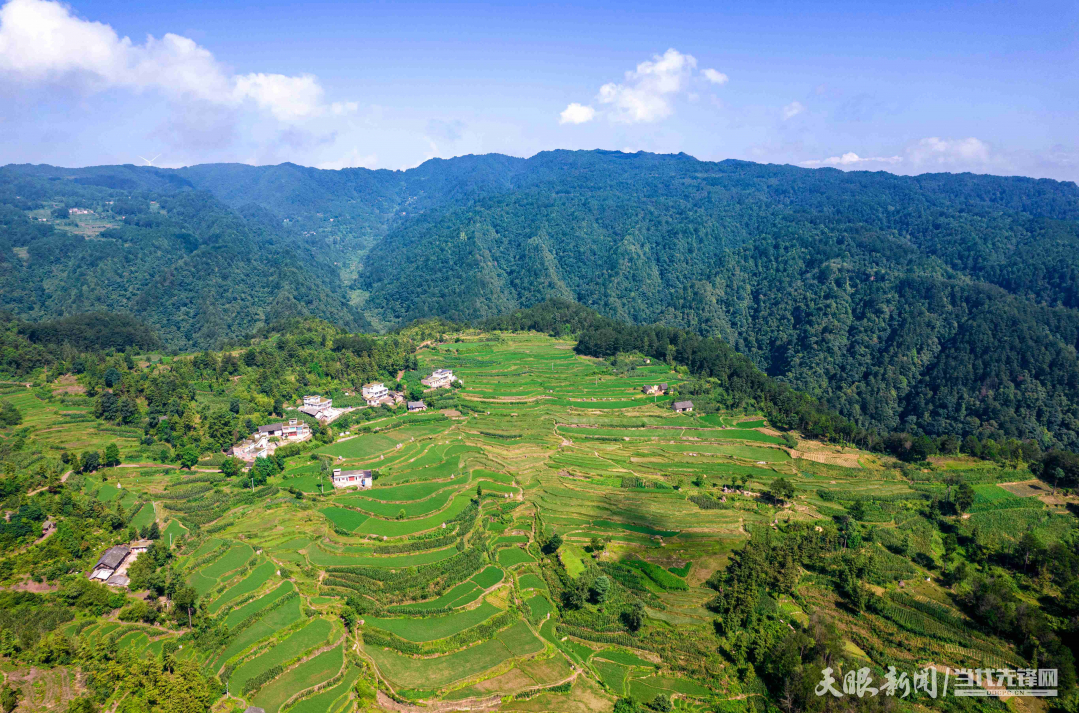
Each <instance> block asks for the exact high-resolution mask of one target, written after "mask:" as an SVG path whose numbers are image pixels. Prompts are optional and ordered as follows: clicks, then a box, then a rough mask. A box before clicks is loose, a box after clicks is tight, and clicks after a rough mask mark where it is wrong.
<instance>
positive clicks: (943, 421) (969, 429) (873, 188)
mask: <svg viewBox="0 0 1079 713" xmlns="http://www.w3.org/2000/svg"><path fill="white" fill-rule="evenodd" d="M0 176H3V177H5V178H4V180H6V181H7V185H8V186H11V187H12V188H11V189H9V190H11V191H13V193H14V195H25V193H26V190H24V189H23V188H18V190H15V187H18V186H21V185H23V184H25V183H33V184H35V185H38V184H40V185H45V186H48V187H49V190H52V191H53V193H51V194H49V195H52V196H53V197H54V198H55V197H56V196H60V195H61V193H57V192H56V191H58V190H59V188H60V187H65V189H66V188H71V189H72V190H74V189H76V188H77V189H78V190H95V191H102V192H103V194H104V193H109V192H111V193H115V194H125V195H127V194H131V195H135V194H138V195H147V196H149V195H150V194H152V195H153V196H167V198H164V197H163V198H155V199H157V200H159V202H160V204H161V205H162V206H163V207H164V205H165V203H164V202H161V201H177V202H180V204H182V202H183V201H190V200H194V199H192V198H191V196H194V195H205V194H200V193H199V191H208V192H210V193H212V194H213V195H214V196H215V197H216V199H217V200H218V201H220V203H214V206H215V208H214V211H226V209H225V206H226V205H227V206H229V207H231V208H232V210H233V212H231V213H228V215H230V216H231V217H230V218H229V220H231V221H233V223H232V225H235V226H243V230H240V228H239V227H236V228H235V230H236V231H237V234H239V233H241V232H244V231H246V233H257V234H258V235H260V236H262V237H261V238H260V239H261V240H263V241H264V242H265V243H266V244H269V245H271V246H272V247H271V248H269V249H267V250H266V251H265V256H264V257H265V258H266V259H268V260H269V261H270V264H272V265H273V270H267V269H266V268H261V267H260V268H258V269H257V270H255V271H253V272H252V273H251V277H247V278H243V279H242V280H241V282H242V283H243V284H245V285H256V284H260V283H262V284H265V285H267V286H269V285H276V284H278V283H281V284H284V285H288V287H287V289H277V290H276V291H275V292H273V297H263V296H262V295H261V294H259V295H258V296H257V297H256V296H255V295H254V294H252V295H251V296H248V295H246V294H243V291H237V290H236V289H232V290H231V291H230V290H229V289H225V288H222V287H221V286H215V287H214V288H213V289H212V290H210V288H209V287H208V285H206V284H205V283H207V282H213V283H215V285H216V283H217V282H218V281H224V280H226V279H227V276H228V275H230V274H231V271H232V267H231V266H232V265H234V264H236V261H235V260H231V261H230V260H228V259H225V256H226V255H228V254H229V250H230V249H231V248H230V247H228V246H231V245H233V244H234V243H235V242H236V241H232V240H225V241H223V244H219V245H217V246H216V247H214V248H213V249H201V248H200V250H199V251H196V253H192V256H185V258H184V259H185V260H193V261H196V262H197V260H198V259H201V260H202V262H198V264H199V265H200V267H199V268H198V271H199V273H200V274H202V275H213V276H215V277H213V279H210V280H207V279H205V278H204V279H202V280H199V281H197V282H198V285H199V289H201V290H203V291H204V293H205V291H206V290H210V294H212V295H213V297H212V299H206V300H204V301H203V304H205V305H207V306H206V308H205V309H204V310H199V311H198V314H199V315H200V317H199V319H198V320H195V322H198V323H199V324H200V328H199V329H191V328H187V329H186V331H185V330H184V329H178V328H173V327H167V328H163V326H162V325H168V320H167V319H165V318H164V317H154V316H152V315H150V314H147V311H149V312H154V311H155V310H156V313H157V314H164V315H169V318H170V319H172V318H175V315H177V314H183V313H184V310H183V309H180V310H176V309H174V308H172V307H170V306H169V305H167V304H166V303H165V302H164V301H163V300H164V297H163V296H162V295H163V294H164V291H163V290H162V289H160V288H159V287H157V286H158V285H160V284H162V281H161V280H158V281H157V282H152V281H151V282H147V283H146V286H145V287H140V288H139V299H138V300H135V299H131V298H129V299H127V300H126V301H124V300H113V302H112V303H111V304H102V303H106V302H108V300H106V299H104V298H97V299H87V298H86V297H84V296H81V294H80V296H79V297H77V298H76V297H75V296H74V294H75V291H72V290H69V291H66V292H65V291H63V290H61V291H60V292H62V293H63V294H62V295H61V294H60V293H58V292H57V285H58V283H56V282H53V283H47V284H45V285H44V287H43V288H39V289H38V290H37V293H38V296H37V297H36V298H34V299H31V298H30V297H29V296H23V297H19V298H17V299H13V298H12V296H11V295H13V294H21V293H19V292H18V290H19V289H26V288H15V287H12V288H11V289H10V290H9V288H6V287H5V288H4V289H3V290H2V292H3V297H2V299H3V301H4V303H5V304H6V305H8V308H9V309H12V311H13V312H15V313H16V314H18V315H19V316H21V317H29V318H44V317H54V316H57V315H58V314H70V313H72V312H74V311H79V309H78V306H79V305H83V304H86V305H88V306H87V307H86V308H85V309H91V308H92V309H101V308H108V309H114V310H116V309H119V310H121V311H124V310H128V311H131V312H133V313H134V314H136V315H137V316H140V317H142V318H144V319H146V321H148V322H150V323H151V324H152V325H154V326H155V327H157V328H158V329H159V330H160V331H161V334H162V337H163V338H164V339H165V341H166V342H167V343H168V344H170V345H180V346H184V347H187V346H190V345H207V346H209V345H212V344H213V343H214V342H215V340H216V341H219V340H220V339H221V338H223V337H225V336H228V335H232V334H236V333H237V332H238V331H242V330H240V329H239V327H240V326H241V325H247V324H251V325H255V326H258V325H259V324H262V323H265V322H266V321H268V319H267V318H265V317H264V316H263V311H260V310H262V308H263V307H264V306H265V304H266V303H267V301H268V302H269V303H270V304H271V305H280V306H279V307H278V306H275V307H274V309H273V310H271V312H282V311H283V312H285V313H286V314H288V313H304V312H306V313H308V314H315V315H318V316H322V317H325V318H326V319H329V320H331V321H335V322H339V323H341V322H343V323H347V320H348V319H352V320H356V321H354V322H352V324H356V325H357V326H361V327H362V323H361V322H360V320H363V319H364V318H367V319H370V320H371V322H373V323H375V324H377V325H380V326H392V325H395V324H401V323H405V322H407V321H409V320H412V319H415V318H418V317H427V316H442V317H447V318H451V319H456V320H462V321H466V320H473V319H478V318H483V317H489V316H493V315H498V314H503V313H506V312H509V311H511V310H513V309H516V308H519V307H526V306H529V305H532V304H536V303H538V302H541V301H543V300H545V299H547V298H550V297H560V298H565V299H572V300H575V301H578V302H581V303H582V304H585V305H588V306H590V307H593V308H596V309H597V310H599V311H600V312H601V313H603V314H606V315H609V316H611V317H615V318H617V319H621V320H624V321H628V322H632V323H636V324H648V323H652V322H660V323H663V324H666V325H670V326H676V327H684V328H687V329H691V330H693V331H696V332H698V333H700V334H702V335H704V336H719V337H722V338H723V339H724V340H725V341H727V342H728V343H730V344H731V345H732V346H734V348H736V349H737V350H739V351H741V352H743V353H745V354H747V355H748V356H749V357H751V358H752V359H753V361H754V362H755V363H756V364H757V365H758V366H759V367H760V368H762V369H763V370H765V371H766V372H767V373H768V374H769V375H771V376H774V377H777V378H780V379H781V380H784V381H787V382H789V383H790V384H792V385H793V386H794V387H795V388H798V389H800V390H804V391H806V392H808V393H810V394H812V395H813V396H815V397H817V398H819V399H821V400H822V402H824V403H825V404H826V405H828V406H830V407H832V408H835V409H836V410H838V411H839V412H840V413H842V414H843V415H844V416H846V417H848V418H851V419H852V420H853V421H855V422H856V423H857V424H858V425H859V426H863V427H870V428H876V429H880V430H882V431H896V430H915V431H916V430H918V429H922V430H924V431H926V432H928V433H929V434H931V435H942V434H945V433H958V434H971V433H975V434H980V435H982V436H983V437H984V436H985V435H987V434H1002V435H1005V436H1008V437H1017V438H1034V439H1037V440H1039V441H1040V442H1041V443H1042V444H1043V446H1049V445H1053V444H1058V445H1065V446H1068V447H1071V448H1075V447H1079V411H1077V409H1079V406H1077V405H1076V404H1079V362H1077V360H1076V357H1075V351H1076V348H1077V346H1079V311H1077V307H1079V189H1077V187H1076V185H1075V184H1074V183H1060V182H1055V181H1048V180H1033V179H1026V178H1002V177H993V176H975V175H970V174H963V175H950V174H929V175H923V176H915V177H909V176H895V175H891V174H887V173H865V172H851V173H843V172H839V171H835V170H830V169H828V170H816V171H813V170H806V169H800V168H794V167H789V166H771V165H760V164H753V163H747V162H742V161H723V162H718V163H712V162H703V161H697V160H696V159H693V158H692V157H689V156H686V155H674V156H660V155H653V154H644V153H640V154H623V153H619V152H602V151H596V152H569V151H553V152H544V153H541V154H537V155H536V156H534V157H532V158H530V159H527V160H525V159H517V158H511V157H506V156H497V155H489V156H467V157H461V158H457V159H450V160H432V161H429V162H426V163H424V164H423V165H421V166H419V167H417V168H415V169H410V170H408V171H384V170H381V171H369V170H366V169H346V170H343V171H320V170H317V169H310V168H303V167H299V166H295V165H292V164H283V165H280V166H262V167H252V166H243V165H235V164H216V165H207V166H194V167H189V168H184V169H179V170H163V169H154V168H138V167H133V166H119V167H117V166H110V167H95V168H88V169H55V168H52V167H25V166H17V167H8V168H5V169H2V172H0ZM72 184H74V186H73V185H72ZM181 196H185V197H184V198H181ZM206 200H208V199H206ZM12 202H13V203H15V204H17V203H18V201H14V199H12V200H11V201H9V205H11V204H12ZM178 210H179V209H178V208H177V207H170V208H168V209H167V211H166V212H167V214H168V216H169V217H170V218H177V217H178V216H184V213H183V211H182V210H179V213H178V212H177V211H178ZM189 213H190V211H189ZM214 214H215V215H217V214H218V213H214ZM220 215H224V212H222V213H220ZM184 219H185V220H188V219H193V218H190V216H187V217H184ZM125 222H126V221H125ZM125 227H126V226H125ZM136 227H138V226H136ZM32 228H33V229H35V230H37V229H41V228H42V226H40V225H34V226H32ZM246 233H245V234H246ZM87 242H88V243H89V242H97V241H87ZM25 244H26V245H29V243H25ZM259 244H260V245H261V244H263V243H259ZM19 245H21V244H16V245H15V247H16V248H17V247H19ZM95 247H96V248H97V250H98V251H100V250H101V248H100V246H95ZM206 247H207V248H208V247H209V246H206ZM83 248H84V249H86V248H85V246H83ZM31 252H33V254H34V255H41V254H42V253H41V251H31ZM136 252H137V251H136ZM241 252H243V250H241ZM258 252H259V253H260V254H262V253H263V251H262V250H261V249H260V250H259V251H258ZM3 253H4V255H5V256H10V255H11V254H12V253H11V251H10V250H5V251H3ZM88 254H94V255H96V254H97V253H96V252H91V253H88ZM195 254H198V256H199V257H198V258H194V257H193V256H194V255H195ZM274 256H279V257H274ZM96 259H97V258H95V260H96ZM320 261H321V262H320ZM15 262H18V261H15ZM33 262H34V260H30V263H31V264H32V263H33ZM54 262H55V259H54ZM84 263H86V260H83V259H81V258H80V259H79V260H78V264H80V265H81V264H84ZM286 265H287V266H288V268H286V267H285V266H286ZM51 269H52V271H53V273H54V274H61V275H65V276H71V275H78V274H80V273H79V272H78V271H77V270H69V269H68V268H63V267H56V266H54V267H52V268H51ZM98 269H99V270H100V268H98ZM149 269H151V268H149V267H147V266H145V264H144V263H141V262H140V261H138V260H133V261H132V264H131V266H130V274H131V275H132V276H133V279H135V280H137V279H140V278H139V276H140V275H141V274H143V273H144V272H146V271H148V270H149ZM117 274H118V273H117ZM312 274H315V275H317V277H314V278H312V277H311V275H312ZM256 275H257V276H256ZM80 281H81V280H80ZM122 281H124V282H125V284H126V280H122ZM8 284H11V283H10V282H9V283H8ZM194 284H196V283H195V282H192V281H188V282H186V283H185V282H182V281H181V282H180V283H178V284H177V288H178V289H177V290H176V292H178V293H179V294H188V293H190V291H191V290H193V289H194V287H193V285H194ZM125 289H127V288H125ZM267 289H268V288H267ZM304 290H306V292H305V291H304ZM83 292H86V288H85V287H83V288H82V289H81V290H80V291H79V293H83ZM49 295H52V296H51V297H49ZM173 299H178V298H173ZM278 299H279V302H275V301H274V300H278ZM256 302H257V303H258V304H259V305H260V306H259V307H252V306H251V305H252V303H256ZM238 303H239V304H238ZM241 304H243V305H245V306H243V307H242V308H241V306H240V305H241ZM22 305H31V306H32V308H31V309H27V308H26V307H23V306H22ZM221 309H234V310H239V311H238V312H237V315H236V316H232V315H221V316H216V315H217V312H216V310H221ZM245 309H246V310H247V311H246V312H243V310H245ZM358 310H362V312H363V315H362V316H361V315H360V314H359V312H358ZM84 311H85V310H84ZM241 312H243V315H247V316H242V315H241V314H240V313H241ZM203 314H205V315H208V316H209V319H210V323H211V324H215V325H222V324H226V325H228V328H222V327H220V326H217V327H216V328H210V329H203V328H202V327H201V325H202V323H203V322H204V321H205V318H203V317H202V315H203ZM195 322H192V324H194V323H195Z"/></svg>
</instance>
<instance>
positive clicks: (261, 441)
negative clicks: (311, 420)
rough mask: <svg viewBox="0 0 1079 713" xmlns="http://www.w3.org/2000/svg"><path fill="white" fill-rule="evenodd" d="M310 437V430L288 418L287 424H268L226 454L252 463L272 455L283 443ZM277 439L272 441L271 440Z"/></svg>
mask: <svg viewBox="0 0 1079 713" xmlns="http://www.w3.org/2000/svg"><path fill="white" fill-rule="evenodd" d="M310 437H311V428H310V427H309V426H308V425H307V424H306V423H304V422H303V421H301V420H300V419H298V418H290V419H289V421H288V423H268V424H266V425H265V426H259V427H258V430H257V431H256V432H255V433H253V434H251V437H250V438H248V439H247V440H245V441H244V442H243V443H240V444H237V445H235V446H233V447H232V448H230V449H229V451H228V454H229V455H231V456H235V457H237V458H239V459H240V460H243V461H246V462H247V463H252V462H254V460H255V459H256V458H266V457H267V456H271V455H273V454H274V451H276V450H277V448H278V446H279V445H281V444H283V443H298V442H301V441H306V440H307V439H309V438H310ZM275 438H276V439H278V440H277V441H274V440H273V439H275Z"/></svg>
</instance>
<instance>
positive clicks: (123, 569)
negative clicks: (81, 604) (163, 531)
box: [88, 540, 153, 587]
mask: <svg viewBox="0 0 1079 713" xmlns="http://www.w3.org/2000/svg"><path fill="white" fill-rule="evenodd" d="M152 544H153V540H135V541H134V542H132V543H131V545H130V546H129V545H116V546H114V547H110V548H109V549H107V550H105V554H103V555H101V558H100V559H98V561H97V564H95V565H94V568H93V569H92V570H91V571H90V574H89V575H88V576H89V578H90V579H92V580H96V581H99V582H104V583H105V584H107V585H108V586H110V587H126V586H127V585H128V584H130V582H131V580H129V579H128V577H127V570H128V568H129V567H130V566H131V565H132V564H134V562H135V560H136V559H138V558H139V555H140V554H142V553H143V552H145V551H146V550H148V549H150V545H152Z"/></svg>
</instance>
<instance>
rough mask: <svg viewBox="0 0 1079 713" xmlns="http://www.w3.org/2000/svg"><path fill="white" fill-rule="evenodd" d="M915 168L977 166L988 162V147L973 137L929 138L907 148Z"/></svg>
mask: <svg viewBox="0 0 1079 713" xmlns="http://www.w3.org/2000/svg"><path fill="white" fill-rule="evenodd" d="M907 155H908V157H909V158H910V162H911V163H912V164H914V165H915V166H941V167H954V166H956V165H960V166H978V165H984V164H988V163H989V162H990V154H989V146H988V145H986V144H985V143H984V142H982V141H979V140H978V139H976V138H974V137H973V136H971V137H969V138H966V139H941V138H938V137H936V136H931V137H929V138H926V139H922V140H921V141H919V142H918V143H916V144H914V145H912V146H909V147H907Z"/></svg>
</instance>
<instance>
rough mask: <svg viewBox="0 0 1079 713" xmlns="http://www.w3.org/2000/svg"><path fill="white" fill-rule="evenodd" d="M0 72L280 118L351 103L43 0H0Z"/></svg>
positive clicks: (176, 38)
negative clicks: (126, 33) (248, 106)
mask: <svg viewBox="0 0 1079 713" xmlns="http://www.w3.org/2000/svg"><path fill="white" fill-rule="evenodd" d="M0 74H2V75H7V76H9V77H11V78H13V79H15V80H17V81H21V82H24V83H26V84H61V85H65V86H72V85H74V86H76V87H79V88H81V89H83V90H84V91H87V92H97V91H103V90H106V89H110V88H124V89H129V90H132V91H136V92H141V91H145V90H155V91H159V92H161V93H162V94H164V95H166V96H168V97H169V98H172V99H194V100H198V101H200V102H206V103H210V104H215V105H220V106H227V107H240V106H242V105H243V104H245V103H246V102H251V103H253V104H254V105H255V106H256V107H258V108H259V109H261V110H264V111H268V112H270V113H271V114H273V116H275V117H276V118H278V119H279V120H281V121H286V122H291V121H299V120H303V119H308V118H312V117H318V116H326V115H335V114H344V113H350V112H353V111H355V110H356V108H357V105H356V104H355V103H353V102H346V103H333V104H327V103H325V101H324V98H323V93H324V92H323V89H322V86H321V85H320V84H319V83H318V80H317V79H316V78H315V77H313V76H311V75H308V74H305V75H300V76H295V77H292V76H287V75H283V74H263V73H252V74H245V75H234V74H231V73H230V72H229V71H228V70H227V69H226V68H225V67H224V66H223V65H222V64H221V63H220V62H218V61H217V60H216V59H215V58H214V56H213V54H212V53H211V52H210V51H209V50H207V49H206V48H204V47H200V46H199V45H198V44H196V43H195V42H194V40H191V39H189V38H187V37H182V36H180V35H175V34H172V33H168V34H165V35H164V36H163V37H161V38H160V39H158V38H155V37H152V36H148V37H147V38H146V41H145V42H144V43H143V44H141V45H139V44H135V43H133V42H132V41H131V40H130V39H129V38H127V37H123V38H121V37H120V36H119V35H117V34H116V31H115V30H113V29H112V28H111V27H110V26H108V25H106V24H103V23H100V22H92V21H89V20H83V19H81V18H78V17H76V16H75V15H73V14H72V13H71V10H70V9H69V8H68V7H67V6H65V5H62V4H60V3H59V2H52V1H50V0H10V2H8V3H7V4H5V5H4V6H3V7H0Z"/></svg>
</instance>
